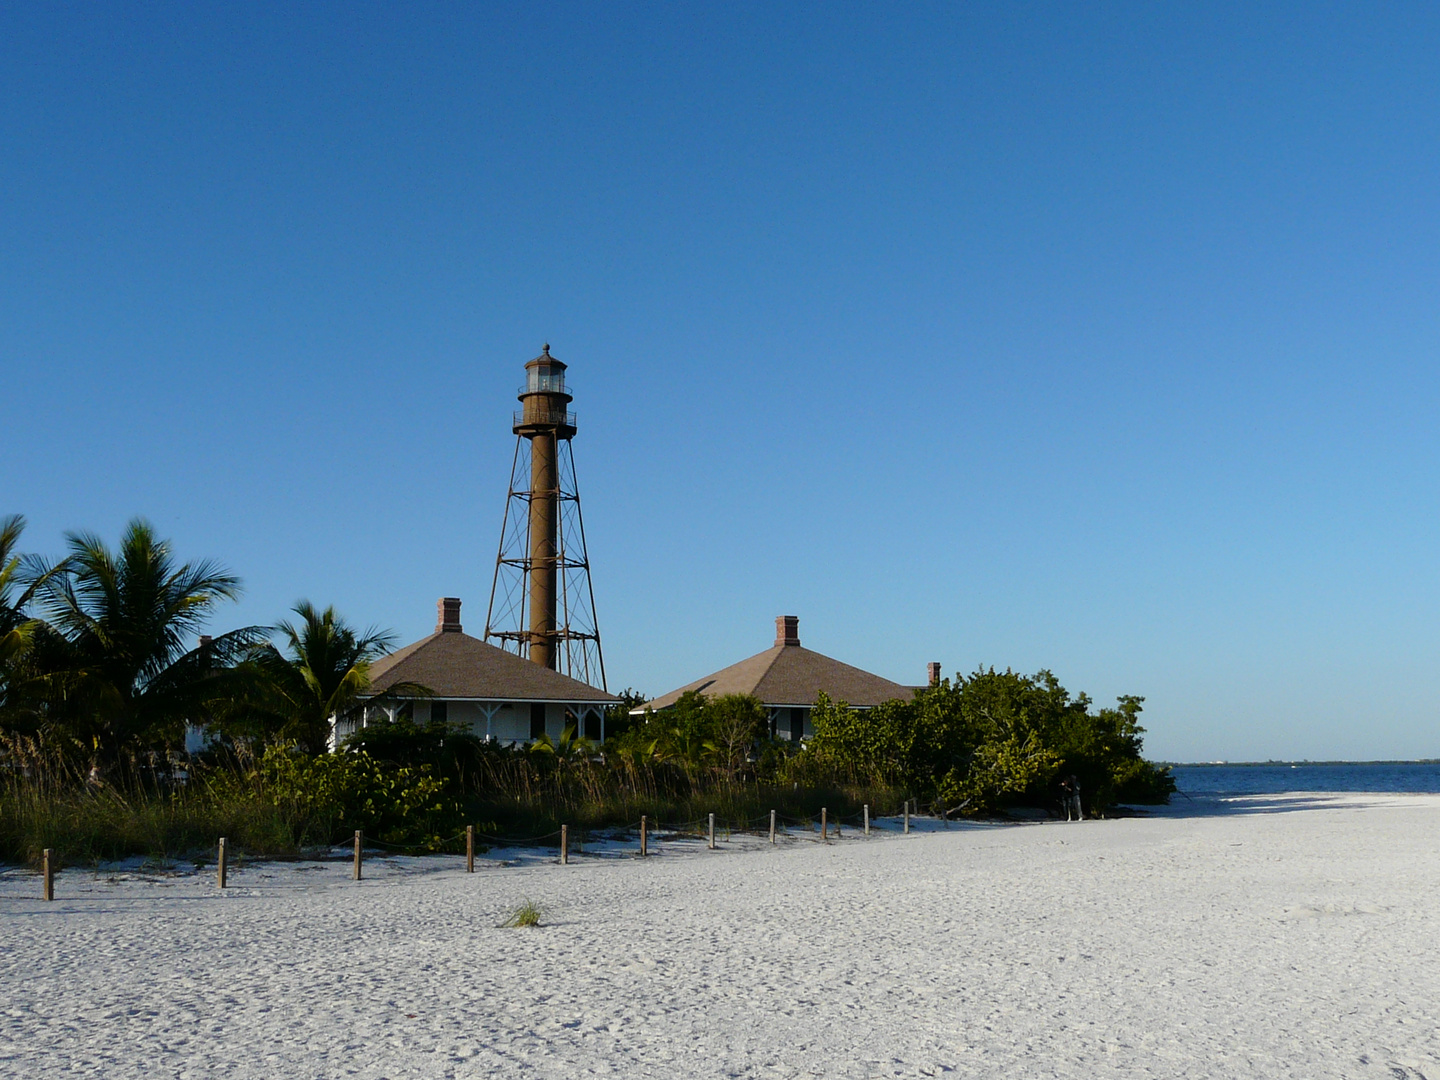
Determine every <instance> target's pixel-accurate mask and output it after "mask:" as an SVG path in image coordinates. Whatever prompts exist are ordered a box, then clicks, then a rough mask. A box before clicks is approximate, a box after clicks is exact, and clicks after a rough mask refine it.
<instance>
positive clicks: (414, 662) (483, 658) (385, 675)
mask: <svg viewBox="0 0 1440 1080" xmlns="http://www.w3.org/2000/svg"><path fill="white" fill-rule="evenodd" d="M397 683H418V684H419V685H421V686H424V687H426V688H427V689H428V690H430V691H431V693H433V694H434V696H435V697H437V698H452V699H461V700H464V699H468V700H472V701H560V702H567V703H568V702H575V703H578V704H585V703H592V702H593V703H594V704H596V705H613V704H615V703H617V702H618V701H619V700H620V699H619V698H617V697H614V696H613V695H611V694H607V693H606V692H605V691H604V690H597V689H596V688H595V687H593V686H588V685H586V684H585V683H582V682H580V681H579V680H578V679H572V678H570V677H569V676H568V675H561V674H560V673H559V672H558V671H551V670H550V669H549V668H546V667H541V666H540V665H539V664H532V663H531V662H530V661H529V660H526V659H524V658H522V657H519V656H516V655H515V654H513V653H507V652H505V651H504V650H503V649H497V648H496V647H495V646H494V645H489V644H486V643H485V642H483V641H481V640H480V639H479V638H473V637H471V636H470V635H469V634H466V633H462V632H461V631H459V630H458V629H457V630H448V629H447V630H437V631H436V632H435V633H433V634H431V635H430V636H429V637H427V638H421V639H420V640H419V641H417V642H415V643H414V644H411V645H406V646H405V647H404V648H403V649H399V650H397V651H395V652H393V653H391V654H390V655H389V656H385V657H382V658H381V659H379V660H376V661H375V662H374V663H373V664H371V665H370V688H369V690H368V691H367V692H366V696H367V697H374V696H375V695H377V694H383V693H384V692H385V691H386V690H388V689H389V688H390V687H392V686H394V685H396V684H397Z"/></svg>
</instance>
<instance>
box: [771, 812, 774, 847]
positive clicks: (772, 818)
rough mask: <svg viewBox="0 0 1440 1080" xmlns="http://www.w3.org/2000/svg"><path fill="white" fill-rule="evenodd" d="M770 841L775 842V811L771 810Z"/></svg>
mask: <svg viewBox="0 0 1440 1080" xmlns="http://www.w3.org/2000/svg"><path fill="white" fill-rule="evenodd" d="M770 843H772V844H773V843H775V811H774V810H771V811H770Z"/></svg>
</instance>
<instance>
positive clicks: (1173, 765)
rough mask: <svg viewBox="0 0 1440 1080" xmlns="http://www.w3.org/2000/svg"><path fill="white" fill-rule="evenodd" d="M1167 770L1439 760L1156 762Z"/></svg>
mask: <svg viewBox="0 0 1440 1080" xmlns="http://www.w3.org/2000/svg"><path fill="white" fill-rule="evenodd" d="M1155 764H1157V765H1161V766H1164V767H1165V768H1167V769H1250V768H1265V767H1267V766H1272V767H1273V766H1276V765H1290V766H1295V767H1298V766H1301V765H1440V758H1378V759H1375V760H1371V761H1345V760H1338V761H1310V760H1308V759H1307V760H1300V761H1157V762H1156V763H1155Z"/></svg>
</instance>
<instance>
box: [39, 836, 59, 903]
mask: <svg viewBox="0 0 1440 1080" xmlns="http://www.w3.org/2000/svg"><path fill="white" fill-rule="evenodd" d="M54 854H55V853H54V851H53V850H52V849H51V848H48V847H47V848H46V849H45V854H44V856H43V857H42V865H41V867H40V873H41V874H42V875H43V877H44V881H43V882H42V884H41V886H40V887H41V890H42V893H41V895H43V896H44V897H45V899H46V900H54V899H55V857H54Z"/></svg>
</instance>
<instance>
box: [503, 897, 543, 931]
mask: <svg viewBox="0 0 1440 1080" xmlns="http://www.w3.org/2000/svg"><path fill="white" fill-rule="evenodd" d="M540 914H541V913H540V905H539V904H537V903H535V901H533V900H526V901H525V902H524V903H523V904H521V905H520V906H519V907H517V908H516V909H515V910H514V911H512V912H511V913H510V917H509V918H508V919H506V920H505V921H504V922H503V923H501V924H500V925H501V927H503V928H504V929H506V930H514V929H515V928H516V927H520V926H539V925H540Z"/></svg>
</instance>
